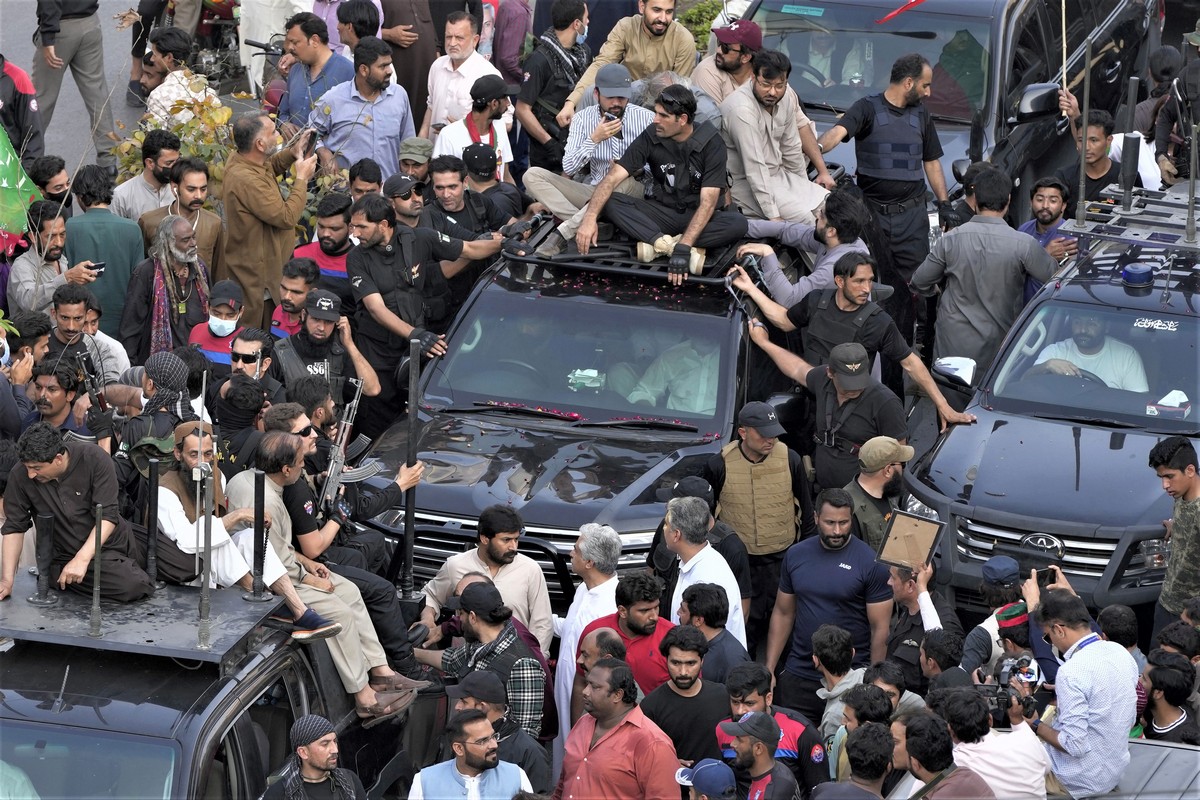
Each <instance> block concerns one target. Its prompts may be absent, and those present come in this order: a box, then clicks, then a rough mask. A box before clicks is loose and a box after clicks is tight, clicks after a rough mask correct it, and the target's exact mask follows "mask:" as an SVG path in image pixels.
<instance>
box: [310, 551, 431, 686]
mask: <svg viewBox="0 0 1200 800" xmlns="http://www.w3.org/2000/svg"><path fill="white" fill-rule="evenodd" d="M329 571H330V572H334V573H337V574H338V575H341V576H342V577H343V578H345V579H346V580H348V581H350V582H351V583H353V584H354V585H355V586H357V587H358V592H359V594H361V595H362V599H363V604H364V605H366V607H367V614H369V615H370V617H371V623H372V624H373V625H374V626H375V635H376V636H377V637H378V638H379V644H380V646H381V647H383V652H385V653H387V657H388V660H389V661H391V663H392V665H393V666H396V665H399V664H401V663H402V662H404V661H407V660H409V659H411V658H412V645H411V644H410V643H409V641H408V627H407V626H406V625H405V624H404V613H403V612H402V611H401V610H400V601H399V600H398V599H397V598H396V587H395V586H393V585H392V584H391V583H390V582H388V580H387V579H386V578H381V577H379V576H378V575H376V574H374V573H372V572H367V571H366V570H362V569H356V568H354V567H348V566H346V565H345V564H336V563H331V564H329Z"/></svg>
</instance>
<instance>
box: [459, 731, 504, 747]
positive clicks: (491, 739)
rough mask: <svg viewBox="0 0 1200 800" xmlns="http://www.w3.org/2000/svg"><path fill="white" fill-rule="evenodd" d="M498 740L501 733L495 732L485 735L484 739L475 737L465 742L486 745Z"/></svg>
mask: <svg viewBox="0 0 1200 800" xmlns="http://www.w3.org/2000/svg"><path fill="white" fill-rule="evenodd" d="M498 741H500V734H498V733H493V734H492V735H491V736H485V737H483V738H482V739H475V740H474V741H467V742H465V744H473V745H475V746H476V747H486V746H487V745H489V744H491V743H492V742H498Z"/></svg>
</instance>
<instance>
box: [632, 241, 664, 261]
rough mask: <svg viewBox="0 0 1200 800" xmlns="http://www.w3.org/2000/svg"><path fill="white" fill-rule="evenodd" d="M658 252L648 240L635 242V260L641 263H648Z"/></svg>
mask: <svg viewBox="0 0 1200 800" xmlns="http://www.w3.org/2000/svg"><path fill="white" fill-rule="evenodd" d="M658 256H659V252H658V251H657V250H655V249H654V245H652V244H650V243H648V242H638V243H637V260H638V261H640V262H642V263H643V264H649V263H650V262H651V261H653V260H654V259H656V258H658Z"/></svg>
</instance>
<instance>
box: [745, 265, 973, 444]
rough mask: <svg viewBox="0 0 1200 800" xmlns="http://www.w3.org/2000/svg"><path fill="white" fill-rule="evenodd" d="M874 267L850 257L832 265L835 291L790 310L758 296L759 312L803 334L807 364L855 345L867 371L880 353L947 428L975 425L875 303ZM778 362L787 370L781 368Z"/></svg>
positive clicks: (804, 300)
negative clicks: (921, 394) (917, 390)
mask: <svg viewBox="0 0 1200 800" xmlns="http://www.w3.org/2000/svg"><path fill="white" fill-rule="evenodd" d="M875 267H876V264H875V259H873V258H871V256H869V255H867V254H866V253H858V252H850V253H846V254H845V255H843V256H842V257H841V258H839V259H838V260H837V261H836V262H834V265H833V285H834V288H832V289H823V290H821V291H819V292H809V293H808V294H806V295H805V296H804V297H802V298H801V299H800V302H798V303H796V304H795V305H794V306H792V307H791V308H784V307H783V306H781V305H779V304H778V303H776V302H775V301H773V300H771V299H770V298H768V297H766V296H763V297H760V298H757V299H758V302H759V308H760V310H761V311H762V313H763V316H764V317H766V318H767V320H768V321H769V322H771V323H772V324H773V325H775V326H776V327H778V328H779V329H780V330H782V331H785V332H790V331H795V330H799V331H800V336H801V341H802V342H803V345H804V351H803V356H804V360H805V361H807V362H808V363H809V364H813V365H820V364H825V363H827V362H828V361H829V352H830V351H831V350H832V349H833V348H834V347H835V346H837V345H839V344H844V343H845V342H857V343H858V344H861V345H862V346H863V347H864V348H866V351H867V358H868V362H869V363H868V368H869V364H870V363H871V362H874V360H875V357H876V356H877V355H878V354H880V353H882V354H883V355H884V356H885V357H887V358H890V359H891V360H892V361H893V362H895V363H897V364H899V365H900V366H901V367H903V368H904V371H905V372H907V373H908V376H909V377H910V378H911V379H912V381H913V382H914V383H916V384H917V386H919V387H921V391H922V392H924V393H925V394H926V395H927V396H928V397H929V398H930V399H931V400H932V401H933V404H934V407H935V408H937V412H938V417H939V419H941V421H942V429H943V430H945V428H946V426H947V425H956V424H967V423H971V422H974V421H975V417H974V416H973V415H971V414H964V413H962V412H959V411H955V410H954V409H953V408H951V407H950V404H949V403H948V402H947V401H946V398H945V396H943V395H942V392H941V390H940V389H939V388H938V385H937V384H936V383H935V382H934V380H933V376H932V375H930V374H929V370H928V369H927V368H926V367H925V364H924V363H923V362H922V361H921V359H920V358H919V357H918V356H917V354H916V353H914V352H913V350H912V348H911V347H909V346H908V343H907V342H905V341H904V337H903V336H901V335H900V331H899V329H898V328H897V327H896V323H895V322H894V321H893V320H892V318H891V317H889V316H888V315H887V314H885V313H882V312H883V308H882V307H881V306H879V305H878V304H876V303H875V302H874V301H873V300H871V287H872V286H873V285H874V280H875V277H876V274H875ZM776 364H777V365H778V366H779V368H780V369H781V370H783V369H785V366H784V365H783V364H780V363H779V362H776Z"/></svg>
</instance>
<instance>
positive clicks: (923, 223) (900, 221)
mask: <svg viewBox="0 0 1200 800" xmlns="http://www.w3.org/2000/svg"><path fill="white" fill-rule="evenodd" d="M875 219H876V221H877V222H878V223H879V230H880V232H881V233H882V234H883V240H884V241H885V242H887V243H888V246H889V247H888V255H889V257H890V260H891V264H892V269H893V270H894V271H895V273H896V277H897V278H899V280H892V281H885V282H887V283H891V284H892V285H893V286H895V287H896V293H895V294H894V295H892V297H891V300H890V302H889V303H887V304H886V308H887V311H888V313H889V314H891V316H892V319H894V320H895V322H896V327H897V328H899V329H900V333H901V335H902V336H904V340H905V341H906V342H908V343H909V344H912V343H913V336H914V333H915V330H916V324H917V318H918V315H919V316H920V317H921V318H922V319H924V318H925V313H924V311H925V300H924V299H922V298H917V297H915V296H914V295H913V294H912V292H911V290H909V289H908V284H909V283H910V282H911V281H912V276H913V273H914V272H916V271H917V267H919V266H921V264H922V263H923V262H924V261H925V257H926V256H928V255H929V213H928V212H927V211H926V210H925V206H924V205H923V204H922V205H918V206H917V207H915V208H910V209H908V210H907V211H904V212H902V213H900V214H881V213H879V212H878V210H876V212H875ZM925 333H926V332H925V331H924V330H923V331H922V338H926V335H925ZM927 338H928V340H929V341H928V343H927V344H926V345H925V348H924V351H923V354H924V352H932V350H933V331H932V330H929V331H928V335H927ZM880 371H881V377H882V382H883V384H884V385H886V386H887V387H888V388H889V389H891V390H892V391H893V392H896V393H897V395H898V396H899V397H904V370H903V368H902V367H901V366H900V364H899V363H898V362H895V361H892V360H891V359H890V358H886V357H881V361H880Z"/></svg>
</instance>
